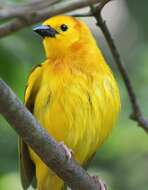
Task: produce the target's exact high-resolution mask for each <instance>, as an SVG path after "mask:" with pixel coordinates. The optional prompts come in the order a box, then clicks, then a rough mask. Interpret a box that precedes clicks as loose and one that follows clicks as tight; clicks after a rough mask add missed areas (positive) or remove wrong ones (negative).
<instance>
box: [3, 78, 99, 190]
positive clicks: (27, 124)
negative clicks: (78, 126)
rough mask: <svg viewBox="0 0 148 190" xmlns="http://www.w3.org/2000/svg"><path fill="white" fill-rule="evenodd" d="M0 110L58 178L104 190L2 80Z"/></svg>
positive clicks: (87, 188)
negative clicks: (66, 152)
mask: <svg viewBox="0 0 148 190" xmlns="http://www.w3.org/2000/svg"><path fill="white" fill-rule="evenodd" d="M0 113H1V114H2V115H3V116H4V117H5V118H6V120H7V121H8V122H9V124H10V125H11V126H12V127H13V128H14V129H15V131H16V132H17V133H18V134H19V135H20V136H21V137H22V138H23V140H24V142H25V143H26V144H28V145H29V146H30V147H31V148H32V149H33V150H34V151H35V152H36V153H37V154H38V155H39V156H40V157H41V159H42V160H43V161H44V163H45V164H46V165H47V166H48V167H50V168H51V169H52V170H53V171H54V172H55V173H56V174H57V175H58V176H59V177H61V178H62V179H63V180H64V181H65V182H66V183H67V184H68V186H69V187H71V188H72V189H73V190H76V189H79V190H101V184H100V185H99V183H98V184H96V183H95V181H94V180H93V178H91V177H90V176H89V175H88V173H87V172H86V171H85V170H84V169H82V168H81V167H80V166H79V165H78V164H77V163H76V162H75V161H74V160H73V159H69V160H67V157H66V155H65V151H64V149H63V148H62V147H61V146H60V145H59V144H58V143H57V142H56V141H55V140H54V139H53V138H52V137H50V136H49V135H48V134H47V133H46V131H45V130H44V129H43V128H41V127H40V125H39V123H38V122H37V121H36V120H35V118H34V117H33V115H32V114H31V113H30V112H29V111H28V110H27V108H25V106H24V105H23V104H22V103H21V102H20V101H19V99H18V98H17V97H16V95H15V94H14V93H13V91H12V90H11V89H10V88H9V87H8V86H7V85H6V84H5V83H4V82H3V81H2V80H1V79H0Z"/></svg>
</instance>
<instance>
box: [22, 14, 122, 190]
mask: <svg viewBox="0 0 148 190" xmlns="http://www.w3.org/2000/svg"><path fill="white" fill-rule="evenodd" d="M34 30H35V32H37V33H38V34H40V35H41V36H42V37H43V45H44V48H45V53H46V60H45V61H44V62H43V63H42V64H41V65H38V66H37V67H36V68H35V69H33V71H32V72H31V74H30V76H29V79H28V84H27V88H26V93H25V105H26V106H27V107H28V109H29V110H30V111H31V112H32V113H33V115H34V116H35V117H36V119H37V120H38V121H39V123H40V124H41V126H42V127H43V128H45V129H46V130H47V132H48V133H49V134H50V135H51V136H53V137H54V138H55V139H56V140H57V141H58V142H59V143H61V142H64V145H65V147H68V148H69V149H71V150H72V151H73V157H74V158H75V159H76V160H77V162H79V164H81V165H85V164H86V163H87V161H88V160H90V159H91V158H92V156H93V155H94V154H95V152H96V151H97V149H98V148H99V147H100V145H101V144H102V143H103V142H104V140H105V139H106V137H107V136H108V135H109V133H110V132H111V130H112V128H113V126H114V124H115V121H116V119H117V116H118V112H119V110H120V96H119V89H118V85H117V82H116V80H115V79H114V76H113V74H112V71H111V70H110V68H109V66H108V65H107V64H106V61H105V60H104V57H103V55H102V53H101V51H100V49H99V48H98V47H97V44H96V41H95V39H94V37H93V36H92V34H91V32H90V30H89V29H88V27H87V26H86V24H85V23H83V22H82V21H80V20H77V19H75V18H73V17H70V16H62V15H59V16H55V17H52V18H50V19H48V20H46V21H45V22H44V23H43V24H42V25H41V26H38V27H36V28H35V29H34ZM65 150H67V149H66V148H65ZM20 156H21V179H22V185H23V188H24V190H26V189H27V188H28V186H29V185H31V184H32V183H33V184H34V185H35V181H36V184H37V189H38V190H61V189H62V188H63V185H64V182H63V181H62V180H61V179H60V178H59V177H58V176H57V175H56V174H55V173H54V172H53V171H51V170H50V169H49V168H48V167H47V166H46V165H45V164H44V163H43V162H42V161H41V159H40V158H39V157H38V156H37V155H36V154H35V153H34V151H33V150H31V149H30V148H28V147H27V145H26V144H25V143H24V142H23V141H22V140H20ZM35 179H36V180H35Z"/></svg>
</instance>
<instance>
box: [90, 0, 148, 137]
mask: <svg viewBox="0 0 148 190" xmlns="http://www.w3.org/2000/svg"><path fill="white" fill-rule="evenodd" d="M109 1H111V0H106V1H104V4H103V3H102V4H99V5H98V6H97V7H91V10H92V14H93V15H94V17H95V18H96V21H97V25H98V26H99V27H100V28H101V30H102V32H103V34H104V37H105V39H106V41H107V43H108V45H109V48H110V51H111V53H112V55H113V58H114V60H115V63H116V65H117V67H118V69H119V71H120V74H121V76H122V78H123V81H124V84H125V86H126V89H127V92H128V95H129V99H130V102H131V106H132V111H133V113H132V114H131V116H130V118H131V119H132V120H135V121H136V122H137V123H138V125H139V126H140V127H142V128H143V129H144V130H145V131H146V132H147V133H148V120H147V119H145V118H144V116H143V114H142V111H141V108H140V106H139V103H138V101H137V97H136V93H135V91H134V89H133V86H132V83H131V80H130V77H129V75H128V72H127V70H126V68H125V66H124V64H123V61H122V60H121V57H120V54H119V52H118V49H117V47H116V45H115V43H114V40H113V38H112V36H111V33H110V31H109V29H108V27H107V25H106V22H105V21H104V20H103V18H102V16H101V10H102V8H103V7H104V6H105V4H106V3H108V2H109Z"/></svg>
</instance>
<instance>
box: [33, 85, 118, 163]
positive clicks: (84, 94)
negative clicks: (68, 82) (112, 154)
mask: <svg viewBox="0 0 148 190" xmlns="http://www.w3.org/2000/svg"><path fill="white" fill-rule="evenodd" d="M44 90H47V89H45V88H44V89H43V90H42V89H41V90H40V92H39V93H38V96H37V99H36V102H35V109H34V115H35V117H36V118H37V119H38V121H39V122H40V124H41V125H42V127H44V128H45V129H46V130H47V132H48V133H49V134H50V135H51V136H53V137H54V138H55V139H56V140H57V141H58V142H60V141H64V143H65V144H66V145H67V146H68V147H69V148H71V149H72V150H73V152H74V157H75V159H76V160H77V161H78V162H80V163H84V162H85V161H87V160H88V159H89V158H90V157H91V156H92V154H93V153H94V152H96V149H97V148H98V147H99V145H101V144H102V142H103V141H104V139H105V138H106V137H107V135H108V134H109V132H110V131H111V129H112V127H113V124H114V121H115V118H116V114H117V113H116V112H117V110H115V109H116V108H114V107H115V105H114V104H115V101H114V98H116V97H114V96H113V95H111V93H109V94H108V95H107V94H104V90H102V89H99V88H95V89H93V88H90V89H89V88H88V87H86V86H85V85H84V87H83V88H82V87H80V88H79V86H78V85H77V86H75V87H70V88H65V89H61V91H60V89H59V90H58V91H57V92H56V93H55V94H54V95H52V93H51V94H48V95H47V96H46V97H45V96H44V94H45V93H44ZM46 94H47V93H46ZM109 110H110V113H109V112H108V111H109ZM109 114H110V115H109Z"/></svg>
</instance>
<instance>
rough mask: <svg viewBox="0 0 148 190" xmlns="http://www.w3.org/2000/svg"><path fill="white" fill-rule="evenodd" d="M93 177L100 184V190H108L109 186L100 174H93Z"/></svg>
mask: <svg viewBox="0 0 148 190" xmlns="http://www.w3.org/2000/svg"><path fill="white" fill-rule="evenodd" d="M92 178H93V179H94V182H95V183H96V184H97V185H98V186H100V190H107V186H106V184H105V183H104V181H103V180H102V179H100V178H99V177H98V176H92Z"/></svg>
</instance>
